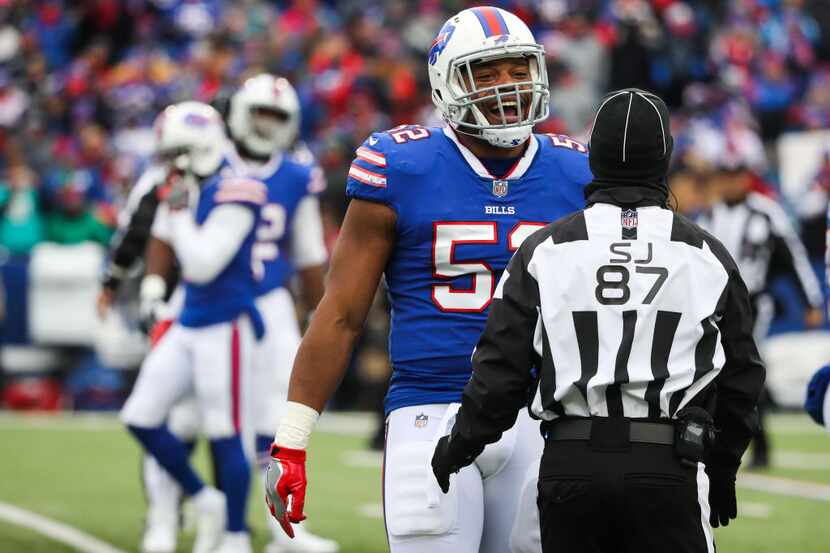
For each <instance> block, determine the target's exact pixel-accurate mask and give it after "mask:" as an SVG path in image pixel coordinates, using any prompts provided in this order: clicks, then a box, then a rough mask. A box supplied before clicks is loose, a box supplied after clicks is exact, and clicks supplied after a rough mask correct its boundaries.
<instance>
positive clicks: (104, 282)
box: [97, 183, 159, 316]
mask: <svg viewBox="0 0 830 553" xmlns="http://www.w3.org/2000/svg"><path fill="white" fill-rule="evenodd" d="M139 184H140V183H139ZM135 193H136V194H140V196H139V198H138V199H133V201H132V202H128V209H125V210H124V213H123V214H122V221H121V225H119V226H120V228H119V231H118V232H117V233H116V234H115V236H114V237H113V239H112V242H111V244H110V261H109V263H108V265H107V268H106V269H105V271H104V275H103V277H102V279H101V293H100V294H99V295H98V300H97V307H98V315H99V316H103V315H104V313H105V312H106V310H107V309H108V308H109V306H110V305H112V302H113V300H114V298H115V293H116V292H117V291H118V288H119V287H120V286H121V282H122V281H123V279H124V278H125V277H126V276H127V271H128V270H129V269H130V267H132V265H133V264H134V263H135V262H136V261H137V260H138V259H139V258H140V257H141V255H142V254H143V253H144V250H145V247H146V246H147V242H148V239H149V238H150V229H151V227H152V225H153V218H154V217H155V214H156V209H157V208H158V203H159V202H158V197H157V195H156V193H155V187H150V188H148V187H146V186H144V187H141V188H139V187H138V184H137V185H136V192H135ZM131 199H132V198H131Z"/></svg>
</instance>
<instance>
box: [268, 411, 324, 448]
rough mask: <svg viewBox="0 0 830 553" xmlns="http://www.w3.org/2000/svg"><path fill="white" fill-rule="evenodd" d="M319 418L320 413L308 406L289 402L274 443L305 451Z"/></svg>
mask: <svg viewBox="0 0 830 553" xmlns="http://www.w3.org/2000/svg"><path fill="white" fill-rule="evenodd" d="M318 418H320V413H318V412H317V411H316V410H314V409H312V408H311V407H309V406H308V405H303V404H302V403H297V402H296V401H289V402H288V403H286V404H285V413H284V414H283V416H282V418H281V419H280V425H279V427H278V428H277V435H276V436H274V443H276V444H278V445H281V446H283V447H289V448H291V449H305V448H306V447H308V439H309V437H311V431H312V430H314V425H315V424H316V423H317V419H318Z"/></svg>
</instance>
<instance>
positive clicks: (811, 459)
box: [771, 449, 830, 471]
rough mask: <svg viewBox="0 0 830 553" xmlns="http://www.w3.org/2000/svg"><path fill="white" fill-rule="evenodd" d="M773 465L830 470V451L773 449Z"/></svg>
mask: <svg viewBox="0 0 830 553" xmlns="http://www.w3.org/2000/svg"><path fill="white" fill-rule="evenodd" d="M771 466H773V467H776V468H787V469H798V470H822V471H825V470H826V471H830V453H807V452H802V451H780V450H778V449H773V451H772V462H771Z"/></svg>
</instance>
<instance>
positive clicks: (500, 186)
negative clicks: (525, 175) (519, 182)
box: [493, 179, 509, 198]
mask: <svg viewBox="0 0 830 553" xmlns="http://www.w3.org/2000/svg"><path fill="white" fill-rule="evenodd" d="M508 185H509V183H508V181H506V180H501V179H496V180H494V181H493V195H494V196H497V197H499V198H503V197H505V196H507V186H508Z"/></svg>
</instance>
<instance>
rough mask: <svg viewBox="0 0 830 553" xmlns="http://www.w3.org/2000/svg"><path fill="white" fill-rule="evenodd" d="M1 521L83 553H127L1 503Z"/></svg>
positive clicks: (63, 525)
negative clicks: (26, 529) (32, 531)
mask: <svg viewBox="0 0 830 553" xmlns="http://www.w3.org/2000/svg"><path fill="white" fill-rule="evenodd" d="M0 520H4V521H6V522H9V523H11V524H15V525H17V526H23V527H24V528H28V529H30V530H34V531H35V532H37V533H39V534H43V535H44V536H46V537H48V538H51V539H52V540H54V541H58V542H61V543H64V544H66V545H69V546H70V547H74V548H75V549H77V550H78V551H80V552H81V553H127V552H126V551H124V550H123V549H118V548H117V547H114V546H112V545H110V544H108V543H106V542H103V541H101V540H99V539H97V538H93V537H92V536H90V535H89V534H86V533H84V532H81V531H80V530H78V529H77V528H73V527H72V526H67V525H66V524H63V523H60V522H56V521H54V520H51V519H48V518H46V517H44V516H41V515H37V514H35V513H32V512H31V511H26V510H24V509H21V508H19V507H15V506H14V505H9V504H8V503H4V502H2V501H0Z"/></svg>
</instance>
